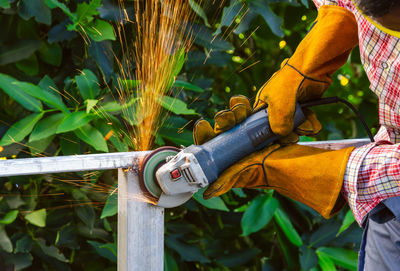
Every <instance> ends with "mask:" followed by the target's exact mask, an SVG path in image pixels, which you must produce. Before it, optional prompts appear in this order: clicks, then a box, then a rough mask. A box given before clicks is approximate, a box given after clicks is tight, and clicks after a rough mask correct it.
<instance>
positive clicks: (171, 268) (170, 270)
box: [164, 250, 179, 271]
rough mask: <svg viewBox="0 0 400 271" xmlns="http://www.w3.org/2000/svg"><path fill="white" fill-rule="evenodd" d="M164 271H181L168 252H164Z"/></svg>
mask: <svg viewBox="0 0 400 271" xmlns="http://www.w3.org/2000/svg"><path fill="white" fill-rule="evenodd" d="M164 271H179V268H178V264H177V263H176V261H175V259H174V257H173V256H172V255H171V254H170V253H169V252H168V251H167V250H164Z"/></svg>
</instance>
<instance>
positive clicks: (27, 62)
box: [15, 54, 39, 76]
mask: <svg viewBox="0 0 400 271" xmlns="http://www.w3.org/2000/svg"><path fill="white" fill-rule="evenodd" d="M15 65H16V66H17V68H18V69H19V70H21V71H23V72H24V73H25V74H26V75H30V76H34V75H37V74H38V73H39V62H38V60H37V57H36V55H35V54H32V55H31V56H30V57H28V58H26V59H22V60H20V61H18V62H16V63H15Z"/></svg>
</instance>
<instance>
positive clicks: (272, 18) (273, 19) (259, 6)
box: [249, 0, 284, 38]
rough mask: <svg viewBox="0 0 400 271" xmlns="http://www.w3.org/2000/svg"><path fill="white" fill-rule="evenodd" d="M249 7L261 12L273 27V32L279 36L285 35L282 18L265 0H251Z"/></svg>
mask: <svg viewBox="0 0 400 271" xmlns="http://www.w3.org/2000/svg"><path fill="white" fill-rule="evenodd" d="M249 8H250V9H252V10H254V11H255V12H257V13H258V14H260V15H261V16H262V17H263V18H264V20H265V21H266V22H267V24H268V26H269V27H270V28H271V30H272V32H273V33H274V34H275V35H277V36H278V37H281V38H282V37H283V36H284V33H283V30H282V28H281V26H282V23H283V21H282V19H281V17H279V16H278V15H276V14H275V13H274V12H273V11H272V10H271V8H270V7H269V6H268V4H267V3H266V1H264V0H251V1H249Z"/></svg>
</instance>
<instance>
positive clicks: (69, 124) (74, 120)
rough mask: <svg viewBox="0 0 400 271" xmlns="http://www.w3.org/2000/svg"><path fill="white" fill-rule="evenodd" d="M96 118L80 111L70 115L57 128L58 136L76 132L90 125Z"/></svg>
mask: <svg viewBox="0 0 400 271" xmlns="http://www.w3.org/2000/svg"><path fill="white" fill-rule="evenodd" d="M94 118H95V116H94V115H90V114H87V113H86V112H85V111H78V112H74V113H72V114H68V115H67V116H66V117H65V118H64V120H63V121H62V122H61V124H60V126H58V128H57V132H56V133H57V134H61V133H66V132H69V131H73V130H76V129H78V128H81V127H83V126H85V125H86V124H88V123H89V122H90V121H92V120H93V119H94Z"/></svg>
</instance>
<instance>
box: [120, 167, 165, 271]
mask: <svg viewBox="0 0 400 271" xmlns="http://www.w3.org/2000/svg"><path fill="white" fill-rule="evenodd" d="M143 199H144V195H143V193H142V190H141V189H140V185H139V180H138V177H137V175H136V174H135V173H133V172H131V171H127V172H124V170H122V169H119V171H118V271H137V270H146V271H162V270H163V268H164V208H160V207H158V206H154V205H151V204H149V203H146V202H145V201H144V200H143Z"/></svg>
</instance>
